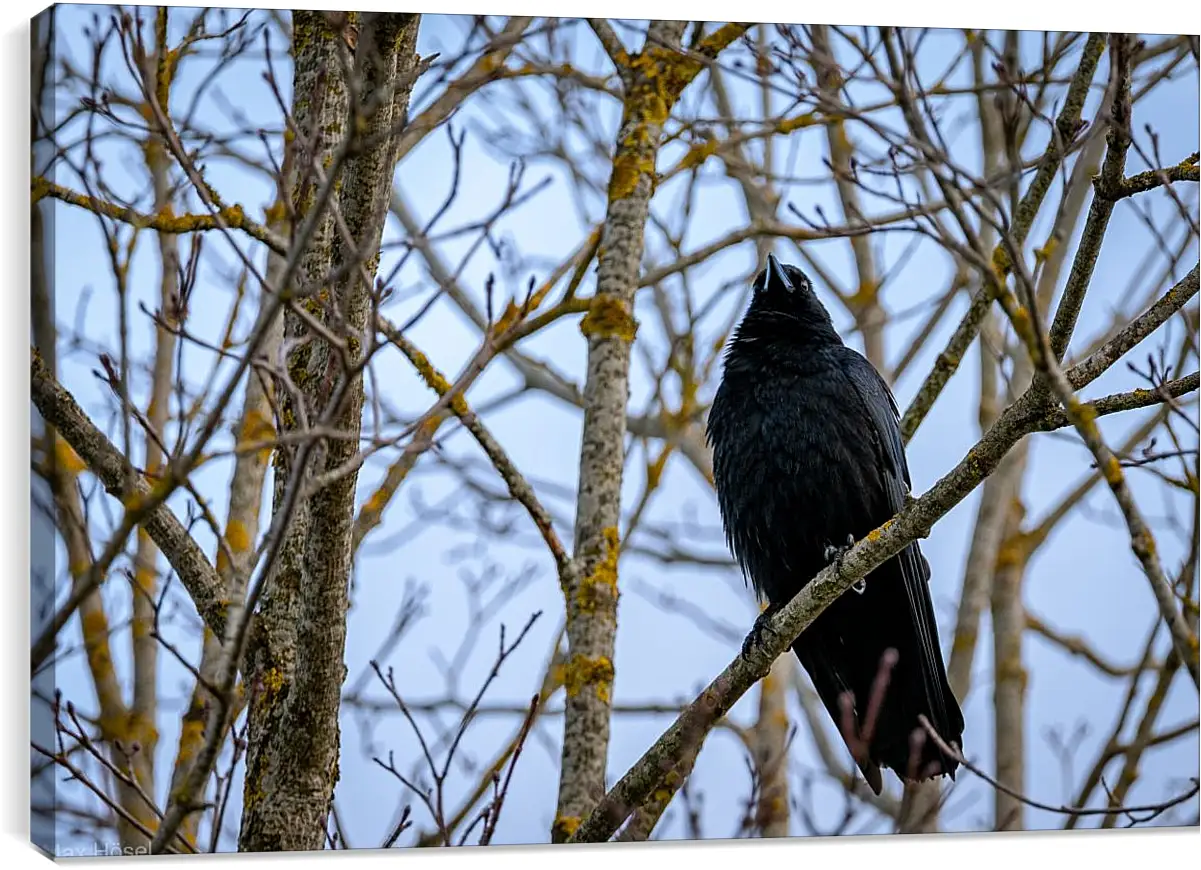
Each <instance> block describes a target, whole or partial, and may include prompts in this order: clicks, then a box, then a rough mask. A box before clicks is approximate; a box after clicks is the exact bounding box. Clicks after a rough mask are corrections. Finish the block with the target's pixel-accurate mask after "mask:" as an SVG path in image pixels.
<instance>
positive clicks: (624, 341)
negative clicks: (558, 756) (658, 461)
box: [551, 20, 747, 843]
mask: <svg viewBox="0 0 1201 870" xmlns="http://www.w3.org/2000/svg"><path fill="white" fill-rule="evenodd" d="M590 23H591V24H592V26H593V29H594V30H595V31H596V34H597V37H598V38H599V39H600V40H601V42H602V44H603V45H604V47H605V50H606V51H607V52H608V54H609V57H610V59H611V60H612V61H613V63H614V64H615V65H616V67H617V69H618V71H619V73H620V75H621V78H622V83H623V85H624V93H625V96H624V101H623V106H622V117H621V126H620V128H619V130H618V133H617V144H616V149H615V152H614V156H613V167H612V171H611V174H610V178H609V206H608V210H607V214H606V218H605V223H604V227H603V229H602V232H601V241H600V248H599V249H598V252H597V276H596V296H595V299H594V300H593V302H592V306H591V309H590V310H589V312H588V314H587V315H585V317H584V319H583V321H582V322H581V323H580V330H581V332H583V333H584V335H585V336H586V337H587V339H588V369H587V371H588V373H587V379H586V381H585V385H584V431H583V437H582V443H581V446H580V475H579V488H578V495H577V501H576V520H575V554H574V559H575V562H576V566H577V569H578V570H577V571H576V572H575V575H574V580H573V581H572V586H573V588H569V589H565V590H564V594H565V596H566V600H567V643H568V650H569V658H568V661H567V666H566V670H565V678H564V685H565V688H566V692H567V704H566V711H565V716H564V723H563V753H562V767H561V770H560V778H559V797H558V809H557V812H556V814H555V821H554V824H553V826H552V830H551V839H552V841H553V842H556V843H559V842H563V841H565V840H566V839H567V838H568V837H570V836H571V835H572V834H573V833H574V832H575V830H576V828H577V827H578V826H579V824H580V819H581V818H582V817H583V816H584V815H586V814H587V813H588V812H589V811H590V810H591V809H592V807H593V806H595V805H596V803H597V801H599V800H600V799H601V798H602V797H603V796H604V794H605V768H606V761H607V757H608V748H609V713H610V708H611V705H612V692H613V676H614V674H613V644H614V637H615V634H616V629H617V596H618V588H617V559H618V551H619V549H620V543H621V542H620V536H619V531H618V523H619V522H620V519H621V481H622V472H623V470H624V464H625V431H626V404H627V402H628V400H629V369H630V346H631V345H632V343H633V341H634V333H635V332H636V331H637V322H636V321H635V319H634V310H633V309H634V292H635V290H636V289H637V288H638V285H639V280H638V278H639V270H640V266H641V260H642V251H643V232H644V230H645V226H646V220H647V215H648V214H649V212H650V200H651V195H652V194H653V192H654V186H655V159H656V157H657V155H658V153H659V145H660V137H661V135H662V132H663V124H664V122H665V121H666V120H667V117H668V115H669V114H670V112H671V109H672V106H673V105H674V104H675V102H676V100H678V99H679V97H680V94H681V93H682V92H683V90H684V88H685V87H687V85H688V84H689V83H690V82H691V81H692V80H693V79H694V78H696V76H697V75H698V74H699V73H700V72H701V70H702V69H703V65H702V62H701V60H698V59H696V58H695V57H693V56H691V55H690V54H684V53H682V52H681V49H680V40H681V37H682V36H683V34H684V28H685V26H686V22H683V21H654V22H651V24H650V27H649V29H648V31H647V36H646V43H645V45H644V46H643V48H642V51H641V52H640V53H639V54H638V55H636V56H635V57H632V58H631V57H629V56H628V55H627V54H626V52H625V51H624V49H622V47H621V43H620V41H619V40H618V39H617V37H616V34H614V32H613V30H612V28H611V27H610V26H609V25H608V23H607V22H604V21H596V20H594V21H591V22H590ZM746 29H747V28H746V26H745V25H725V26H724V27H722V28H719V29H718V30H717V31H715V32H714V33H713V34H711V35H710V36H709V37H707V38H706V39H705V40H703V41H702V42H701V44H700V47H699V50H698V54H699V55H700V56H701V57H710V58H711V57H713V56H715V55H716V54H717V52H719V51H720V50H721V49H722V48H724V47H725V46H726V45H729V43H731V42H733V41H734V40H735V39H736V38H737V37H738V36H740V35H741V34H742V33H744V32H745V31H746Z"/></svg>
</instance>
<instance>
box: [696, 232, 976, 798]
mask: <svg viewBox="0 0 1201 870" xmlns="http://www.w3.org/2000/svg"><path fill="white" fill-rule="evenodd" d="M707 435H708V439H709V443H710V445H711V446H712V447H713V470H714V478H715V484H716V488H717V497H718V503H719V506H720V508H721V515H722V523H723V525H724V527H725V533H726V539H727V541H728V543H729V546H730V549H731V551H732V552H733V554H734V557H735V559H736V560H737V561H738V564H739V566H740V567H741V568H742V571H743V574H744V575H745V576H746V577H747V578H749V580H750V582H751V584H752V585H753V586H754V589H755V592H756V593H757V594H758V595H759V596H760V598H761V599H766V602H767V607H766V609H765V610H764V613H763V614H762V615H761V616H760V617H759V620H758V621H757V622H756V623H755V629H754V630H753V631H752V634H751V638H750V639H753V638H755V637H756V636H757V635H758V634H759V633H761V632H762V630H763V628H764V627H765V625H766V621H767V620H768V619H770V618H771V616H772V615H773V614H774V613H775V612H776V611H778V610H779V609H780V608H782V607H783V606H784V605H785V604H787V603H788V602H789V601H790V600H791V599H792V598H793V597H794V596H795V595H796V594H797V593H798V592H800V590H801V588H802V587H803V586H804V585H805V584H806V583H808V582H809V581H810V580H811V579H812V578H813V577H815V576H816V575H817V574H818V573H819V572H820V571H821V570H822V569H823V568H825V567H826V565H828V564H830V562H831V561H832V560H834V559H837V558H839V557H840V556H841V554H842V553H845V551H846V549H847V547H848V545H849V544H850V543H852V542H853V541H855V540H858V539H860V538H862V537H863V536H864V535H866V534H867V533H868V532H870V531H872V530H873V529H875V528H877V527H878V526H880V525H881V524H882V523H884V522H885V521H886V520H888V519H889V518H891V517H892V516H893V515H895V514H896V513H897V511H899V510H900V509H901V508H902V507H903V506H904V503H905V500H906V497H907V496H908V493H909V487H910V482H909V468H908V465H907V463H906V461H905V448H904V444H903V443H902V441H901V431H900V425H899V419H898V413H897V406H896V401H895V400H894V399H893V396H892V393H891V391H890V390H889V388H888V385H887V384H886V383H885V382H884V379H883V378H882V377H880V375H879V373H877V371H876V369H875V367H874V366H872V364H871V363H870V362H868V360H867V359H865V358H864V357H863V356H861V355H860V354H858V353H857V352H856V351H854V350H852V349H851V348H849V347H847V346H846V345H845V344H843V342H842V339H841V337H840V336H839V335H838V332H837V331H836V330H835V329H834V325H833V323H832V322H831V320H830V315H829V314H828V313H827V312H826V309H825V307H824V306H823V305H822V304H821V302H820V301H819V300H818V298H817V296H816V294H815V293H814V292H813V285H812V284H811V283H810V281H809V279H808V277H806V275H805V273H804V272H802V271H801V270H800V269H797V268H796V267H794V266H784V265H781V264H780V262H779V261H778V260H777V259H776V258H775V257H774V256H768V259H767V267H766V268H765V269H764V270H763V271H762V272H760V273H759V275H758V276H757V277H756V278H755V283H754V286H753V296H752V299H751V303H750V306H749V308H748V309H747V312H746V315H745V316H744V317H743V320H742V322H741V323H740V324H739V325H738V328H737V330H736V331H735V332H734V335H733V337H732V338H731V340H730V343H729V346H728V348H727V350H726V354H725V370H724V372H723V374H722V380H721V385H720V386H719V387H718V390H717V395H716V396H715V397H714V400H713V407H712V408H711V409H710V411H709V423H708V432H707ZM929 580H930V566H929V564H928V563H927V562H926V559H925V557H924V556H922V553H921V550H920V548H919V547H918V544H917V542H914V543H912V544H910V545H909V546H908V547H906V548H905V549H904V550H902V551H901V552H900V553H899V554H897V555H896V556H894V557H893V558H891V559H889V560H888V561H887V562H885V563H884V564H882V565H881V566H880V567H878V568H877V569H876V570H875V571H873V572H871V574H869V575H868V576H867V577H866V578H864V580H862V581H860V582H859V583H858V584H856V586H855V587H854V588H853V589H852V590H851V591H848V592H847V593H846V594H844V595H842V596H841V597H840V598H839V599H838V600H837V601H835V602H834V603H833V604H832V605H830V607H828V608H827V609H826V610H825V611H824V612H823V613H822V614H821V615H820V616H819V617H818V618H817V619H816V620H815V621H814V622H813V624H812V625H810V626H809V628H808V629H806V630H805V631H804V632H802V633H801V635H800V637H799V638H797V640H796V642H795V643H794V644H793V646H792V649H793V652H795V653H796V656H797V658H798V659H800V661H801V664H802V665H803V666H804V667H805V670H806V671H807V672H808V673H809V676H810V678H812V680H813V684H814V687H815V688H816V689H817V692H818V694H819V695H820V696H821V699H822V702H823V703H824V704H825V706H826V709H827V710H828V711H829V713H830V715H831V716H832V717H833V718H834V721H835V723H836V724H837V725H838V726H839V730H840V731H841V732H842V733H843V735H844V737H846V738H847V740H848V746H850V747H851V748H852V752H853V753H854V754H855V755H856V759H855V760H856V762H857V764H858V765H859V769H860V770H861V771H862V772H863V775H864V777H865V778H866V779H867V781H868V784H869V785H870V786H871V787H872V790H873V791H874V792H875V793H876V794H879V793H880V790H881V788H882V785H883V784H882V781H881V778H880V768H881V767H888V768H891V769H892V770H894V771H895V772H896V773H897V775H898V776H900V777H901V778H902V779H903V780H907V781H909V780H915V779H916V780H922V779H928V778H932V777H934V776H939V775H944V774H945V775H950V776H951V777H952V778H954V775H955V769H956V767H957V766H958V763H957V762H956V761H955V760H954V759H953V758H950V757H947V756H945V755H944V753H942V752H941V751H940V750H939V749H938V748H937V746H936V745H935V744H934V742H933V741H931V740H929V739H925V741H924V743H923V744H922V745H921V751H920V755H919V754H918V753H917V752H916V751H915V747H916V746H917V743H916V742H914V741H920V740H921V739H922V738H923V737H925V733H924V731H922V730H921V725H920V724H919V722H918V715H919V714H924V715H925V716H926V717H927V718H928V719H929V721H930V723H931V724H932V725H933V726H934V728H935V729H936V730H937V731H938V733H939V734H940V735H941V736H942V738H943V739H944V740H945V741H946V742H948V743H950V744H954V745H956V747H962V745H963V743H962V740H963V713H962V711H961V710H960V709H959V704H958V702H957V701H956V700H955V696H954V694H953V693H952V692H951V687H950V685H949V684H948V682H947V673H946V667H945V665H944V664H943V660H942V654H941V652H940V650H939V641H938V627H937V624H936V622H935V619H934V609H933V606H932V604H931V600H930V589H929ZM748 642H749V641H748ZM882 663H888V664H891V672H890V673H889V671H888V668H887V667H882ZM881 673H886V674H888V680H887V683H886V684H885V683H882V682H877V680H878V676H879V675H880V674H881ZM882 685H885V686H886V689H885V691H884V694H883V700H882V702H881V700H880V695H879V687H880V686H882ZM873 687H876V688H875V695H874V697H875V699H876V700H875V702H874V703H873V701H872V699H873ZM844 704H845V705H847V706H846V707H845V708H844V706H843V705H844ZM869 710H870V712H871V715H869ZM848 725H851V726H852V727H850V728H848V727H847V726H848ZM848 731H850V735H849V736H848ZM859 742H866V743H867V749H866V751H858V752H856V751H855V747H854V745H853V744H854V743H859Z"/></svg>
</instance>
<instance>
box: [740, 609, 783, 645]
mask: <svg viewBox="0 0 1201 870" xmlns="http://www.w3.org/2000/svg"><path fill="white" fill-rule="evenodd" d="M780 609H781V605H779V604H769V605H767V607H765V608H763V611H762V612H761V613H760V614H759V616H758V617H756V619H755V624H754V625H752V626H751V630H750V633H749V634H747V636H746V640H744V641H743V642H742V657H743V658H750V655H751V650H752V649H754V648H755V647H757V646H758V645H759V644H760V642H761V641H762V640H763V635H764V634H766V633H767V632H768V631H770V630H771V620H772V617H773V616H775V615H776V614H777V613H779V612H780Z"/></svg>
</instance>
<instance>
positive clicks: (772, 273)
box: [763, 254, 796, 290]
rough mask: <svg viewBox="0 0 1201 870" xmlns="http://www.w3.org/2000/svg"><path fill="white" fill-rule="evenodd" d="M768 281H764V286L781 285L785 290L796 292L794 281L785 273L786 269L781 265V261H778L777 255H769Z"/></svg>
mask: <svg viewBox="0 0 1201 870" xmlns="http://www.w3.org/2000/svg"><path fill="white" fill-rule="evenodd" d="M765 271H766V272H767V280H766V281H764V282H763V283H764V286H767V287H770V286H771V285H772V284H779V285H780V286H781V287H783V288H784V289H785V290H795V289H796V288H795V287H794V286H793V285H792V281H791V280H790V279H789V277H788V275H787V274H785V272H784V267H783V266H781V265H780V261H779V260H777V259H776V255H775V254H768V255H767V269H766V270H765Z"/></svg>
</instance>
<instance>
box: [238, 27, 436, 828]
mask: <svg viewBox="0 0 1201 870" xmlns="http://www.w3.org/2000/svg"><path fill="white" fill-rule="evenodd" d="M333 19H334V16H333V15H331V14H327V13H321V12H303V11H296V12H294V13H293V56H294V59H295V77H294V96H293V115H294V118H295V122H296V127H297V129H298V130H299V131H301V135H303V136H304V137H306V139H305V141H304V142H297V143H296V144H297V145H298V146H301V147H300V149H299V153H298V155H297V160H296V164H295V170H294V173H293V179H292V181H293V205H294V206H295V209H296V215H297V218H296V219H297V222H298V223H299V222H303V221H305V220H306V219H307V218H309V217H310V212H311V210H312V209H313V208H315V207H319V206H318V205H315V197H316V194H317V191H319V190H320V189H321V184H322V182H321V177H320V176H323V175H324V174H325V173H324V171H322V172H321V173H318V177H316V178H312V179H311V180H310V181H308V182H306V181H305V180H304V179H305V177H306V175H311V174H312V173H311V172H310V170H312V169H313V167H316V168H318V169H321V170H325V169H326V168H329V169H330V171H331V172H336V171H337V170H338V166H337V165H336V161H335V154H337V153H338V152H339V151H340V150H341V147H342V144H343V136H355V137H357V142H356V147H355V148H354V149H353V152H352V153H351V154H350V156H349V157H348V158H347V159H346V161H345V165H344V169H343V172H342V175H341V176H340V178H339V181H338V184H337V185H336V187H335V201H336V203H337V208H338V209H339V211H340V213H341V219H342V221H344V225H345V227H346V229H347V230H348V234H349V237H350V238H349V241H348V240H346V239H344V238H343V237H342V236H341V235H340V233H339V231H338V230H337V228H336V227H335V224H334V220H333V211H332V209H328V208H327V209H324V211H323V213H322V214H321V215H320V223H319V224H318V226H317V228H316V231H315V233H314V234H313V236H312V239H311V241H310V243H309V245H308V246H307V247H306V249H305V251H304V252H303V253H302V255H301V260H300V269H299V275H300V279H301V281H302V282H304V283H305V284H306V285H307V286H309V287H313V288H320V290H319V291H318V292H317V293H315V294H314V295H313V296H311V297H310V298H307V299H305V300H304V301H303V302H302V303H301V304H302V305H304V306H305V307H306V310H307V311H308V312H309V314H310V315H312V316H313V317H316V318H318V319H320V320H322V321H323V323H324V324H325V326H326V327H327V328H328V329H330V330H331V331H332V332H333V333H334V335H335V336H336V337H337V338H338V339H340V340H341V341H342V342H344V347H345V350H346V351H347V352H348V355H349V357H350V359H351V366H352V367H354V366H355V365H356V364H357V362H359V361H360V358H361V355H362V354H364V353H366V352H367V347H366V346H365V342H364V336H366V335H367V334H368V330H369V328H370V325H371V324H370V312H371V298H370V294H371V292H372V289H373V288H372V286H371V283H370V282H371V281H372V280H373V279H374V277H375V270H376V267H377V265H378V261H379V247H380V241H381V238H382V234H383V226H384V216H385V213H386V208H387V203H388V197H389V193H390V191H391V184H392V174H393V168H394V166H395V153H396V145H395V139H396V136H395V134H396V132H397V131H398V129H399V127H400V126H401V125H402V124H403V120H404V118H405V116H406V114H407V111H408V98H409V94H410V93H411V90H412V85H413V82H414V79H415V72H416V69H417V67H416V64H417V57H416V53H415V47H416V39H417V28H418V23H419V16H417V15H410V14H399V13H397V14H392V13H364V14H362V15H361V16H350V20H349V22H348V23H349V24H350V25H351V26H352V28H353V29H347V30H346V31H345V32H344V33H343V32H335V30H334V29H333V26H334V25H333V24H332V23H331V22H333ZM356 31H357V37H355V36H353V35H352V34H353V33H355V32H356ZM348 44H353V45H354V65H353V72H352V75H354V76H355V79H356V81H355V85H356V88H357V95H358V104H357V105H355V106H348V102H347V100H348V98H347V92H348V88H347V86H346V84H347V83H346V82H345V81H342V80H341V79H342V75H341V73H340V70H341V69H342V67H341V60H340V59H339V57H338V52H339V51H344V50H345V46H346V45H348ZM348 118H349V119H350V125H349V127H348V126H347V119H348ZM310 137H311V138H310ZM331 272H335V273H337V278H336V280H335V281H334V283H333V284H332V286H331V285H330V284H329V277H328V276H329V275H330V273H331ZM364 275H365V276H366V277H364ZM284 328H285V337H286V338H300V337H306V338H308V340H307V341H306V342H305V343H304V344H302V345H300V346H299V347H296V348H294V349H293V350H292V351H291V353H290V354H289V357H288V360H287V370H288V374H289V377H290V379H291V381H292V384H291V386H292V387H293V388H294V389H295V390H296V393H297V395H298V397H299V399H300V401H301V402H302V403H303V405H302V406H301V407H297V404H296V402H295V401H294V400H293V399H292V398H291V396H288V397H284V391H282V390H281V392H280V395H281V399H282V401H281V405H282V408H283V415H282V416H283V420H282V429H283V430H284V431H291V432H298V431H304V429H305V428H306V426H310V425H313V424H314V423H315V422H316V421H318V420H320V421H322V425H323V426H326V427H331V428H333V429H336V430H337V431H339V432H341V433H343V434H344V435H345V436H347V437H344V438H338V439H329V440H327V441H324V442H323V443H320V444H318V445H317V446H318V449H316V450H314V451H312V452H311V454H310V457H311V461H309V462H308V464H307V466H303V465H300V466H298V464H297V457H298V455H299V450H300V449H301V448H298V447H288V448H283V449H280V450H279V451H277V453H276V500H275V510H276V511H280V510H283V509H285V508H286V504H287V500H286V499H285V494H286V493H287V492H288V491H289V488H290V487H293V486H296V485H297V484H299V483H300V479H298V476H303V477H304V478H308V477H311V476H312V475H314V474H322V473H326V472H330V471H333V470H334V469H337V468H339V467H340V466H342V465H344V464H345V463H346V462H347V461H348V460H350V459H351V458H352V457H353V456H354V453H355V451H356V450H357V443H358V437H357V436H358V434H359V431H360V428H361V424H362V408H363V382H362V377H361V374H359V373H358V372H357V371H353V372H352V371H349V370H348V367H347V366H346V365H344V364H343V359H342V356H341V352H340V351H339V350H338V349H337V348H335V347H332V346H331V345H330V344H329V343H327V342H326V341H325V340H324V339H321V338H319V337H317V336H313V335H310V334H309V327H308V326H307V324H306V323H305V321H304V319H303V318H302V317H301V316H300V315H298V314H296V313H295V312H294V311H288V312H287V313H286V314H285V326H284ZM356 482H357V474H356V473H354V472H349V473H343V474H341V476H340V477H338V479H337V480H336V481H335V482H333V483H332V484H330V485H328V486H326V487H324V488H323V489H321V490H319V491H317V492H316V493H315V494H313V495H312V496H309V497H307V498H306V497H301V498H300V499H299V500H297V502H296V504H295V510H294V513H293V515H292V516H291V518H290V521H289V523H288V526H287V528H286V531H285V532H284V535H285V538H284V543H283V548H282V550H281V552H280V557H279V560H278V563H277V565H276V567H275V569H274V571H273V572H272V576H270V577H269V578H268V581H267V582H268V584H269V585H268V588H267V591H266V592H265V594H264V600H263V606H262V608H261V611H260V632H259V636H260V639H261V643H259V644H258V645H257V647H256V648H255V649H254V650H252V654H253V657H252V659H251V661H252V665H251V675H252V676H251V686H250V693H251V709H250V744H251V745H250V747H249V748H248V753H247V775H246V789H245V799H244V810H243V816H242V830H241V835H240V838H239V848H240V849H241V850H243V851H285V850H315V849H320V848H322V846H323V844H324V840H325V826H326V818H327V816H328V814H329V808H330V803H331V801H332V798H333V792H334V786H335V785H336V783H337V780H338V751H339V745H340V728H339V710H340V701H341V691H342V682H343V680H344V679H345V673H346V668H345V665H344V663H343V654H344V651H345V644H346V616H347V610H348V588H349V582H350V571H351V565H352V557H351V528H352V525H353V520H354V494H355V484H356Z"/></svg>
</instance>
